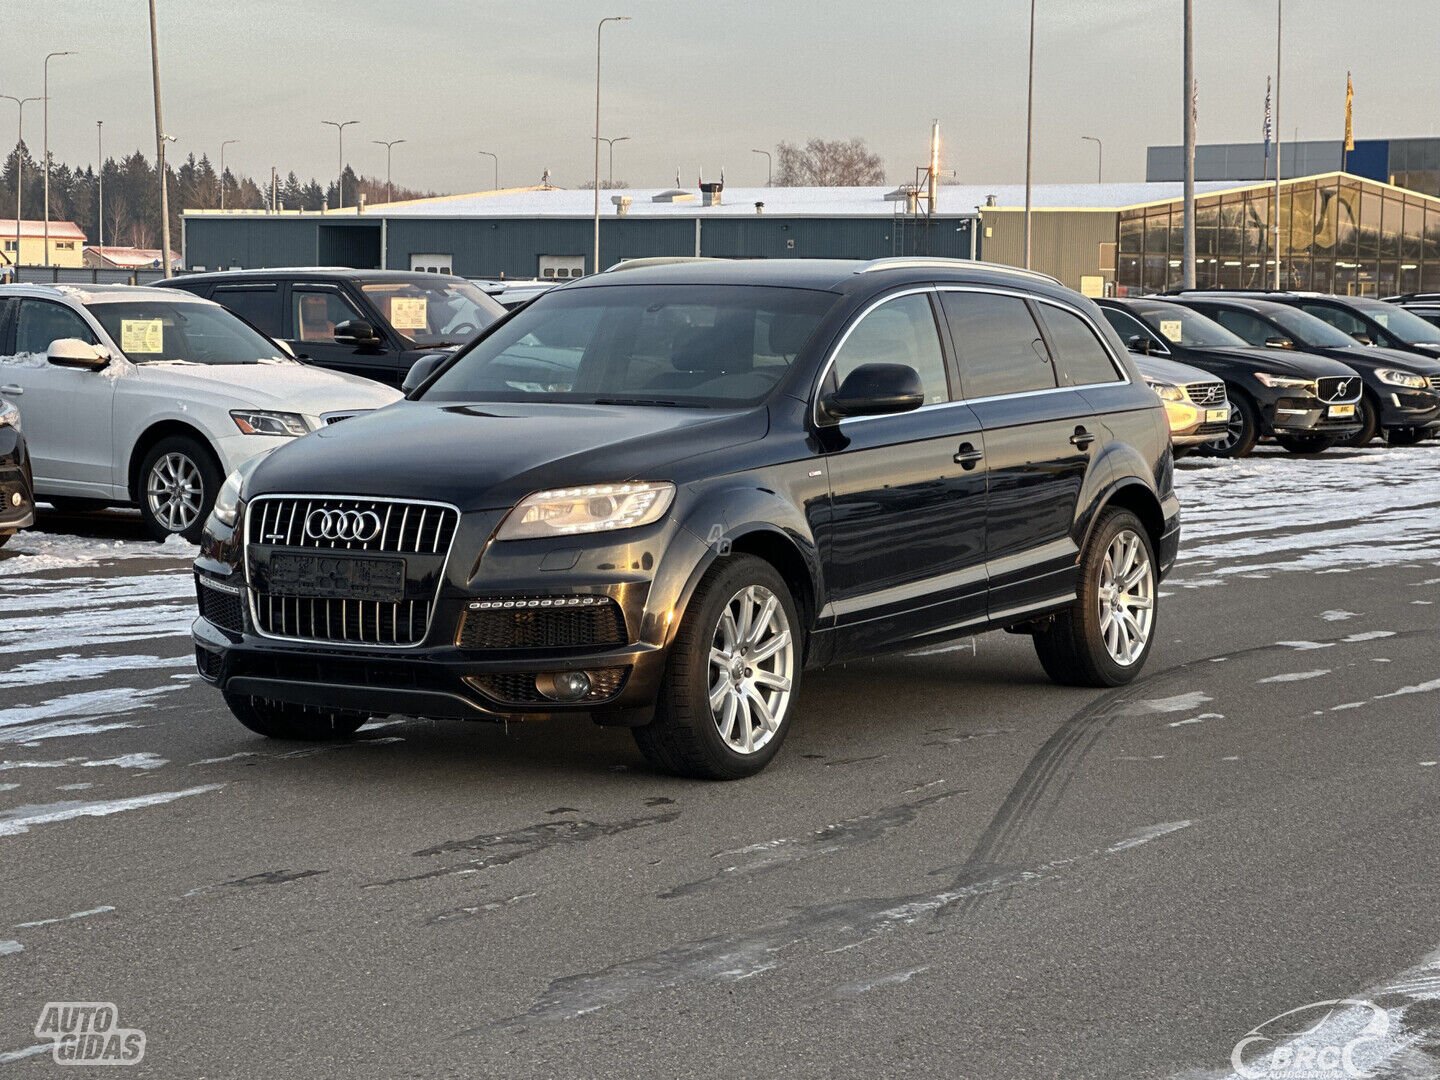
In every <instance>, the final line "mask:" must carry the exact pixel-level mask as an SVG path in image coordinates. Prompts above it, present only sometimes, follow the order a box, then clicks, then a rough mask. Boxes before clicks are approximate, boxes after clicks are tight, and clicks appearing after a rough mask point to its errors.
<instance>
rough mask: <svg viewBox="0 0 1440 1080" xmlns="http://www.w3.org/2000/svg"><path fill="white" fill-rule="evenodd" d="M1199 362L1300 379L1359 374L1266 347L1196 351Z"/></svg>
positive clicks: (1315, 358)
mask: <svg viewBox="0 0 1440 1080" xmlns="http://www.w3.org/2000/svg"><path fill="white" fill-rule="evenodd" d="M1191 353H1192V355H1193V356H1194V357H1195V358H1196V359H1197V360H1200V359H1208V358H1214V359H1217V360H1225V361H1229V362H1230V363H1232V364H1236V365H1239V366H1243V367H1247V368H1249V369H1250V370H1252V371H1263V372H1266V373H1267V374H1271V375H1294V376H1296V377H1297V378H1304V379H1318V378H1320V377H1322V376H1325V375H1341V376H1344V375H1354V374H1355V370H1354V369H1353V368H1350V367H1347V366H1346V365H1344V364H1342V363H1341V362H1340V361H1338V360H1331V359H1330V358H1329V357H1325V356H1317V355H1316V354H1315V353H1309V352H1304V351H1302V350H1300V349H1267V348H1264V347H1263V346H1247V347H1246V348H1243V349H1241V348H1223V349H1193V350H1191Z"/></svg>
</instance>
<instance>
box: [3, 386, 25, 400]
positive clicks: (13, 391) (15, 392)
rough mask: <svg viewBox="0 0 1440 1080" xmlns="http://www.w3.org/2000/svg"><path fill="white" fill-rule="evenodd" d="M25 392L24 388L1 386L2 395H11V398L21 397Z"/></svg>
mask: <svg viewBox="0 0 1440 1080" xmlns="http://www.w3.org/2000/svg"><path fill="white" fill-rule="evenodd" d="M24 392H25V388H24V387H23V386H13V385H12V386H0V394H9V395H10V396H11V397H19V396H20V395H21V394H23V393H24Z"/></svg>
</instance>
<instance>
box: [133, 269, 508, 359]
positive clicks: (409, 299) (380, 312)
mask: <svg viewBox="0 0 1440 1080" xmlns="http://www.w3.org/2000/svg"><path fill="white" fill-rule="evenodd" d="M155 284H156V285H165V286H169V287H170V288H173V289H185V290H187V291H188V292H193V293H195V295H197V296H203V297H205V298H206V299H207V300H214V301H215V302H216V303H218V304H223V305H224V306H225V307H227V308H229V309H230V310H231V311H233V312H234V313H235V314H237V315H239V316H240V317H241V318H243V319H245V320H246V321H248V322H249V323H251V325H253V326H255V327H256V328H257V329H259V330H260V331H262V332H263V333H264V334H266V335H267V336H269V337H272V338H276V339H278V340H280V341H284V342H286V343H287V344H288V345H289V346H290V347H291V348H292V349H293V350H294V351H295V354H296V356H298V357H300V359H302V360H309V361H310V362H311V363H313V364H316V365H318V366H320V367H325V368H331V369H333V370H335V371H345V372H349V373H350V374H352V375H363V376H365V377H366V378H368V379H375V380H377V381H379V382H383V383H388V384H389V385H390V386H399V385H400V384H401V383H402V382H403V381H404V379H405V375H406V373H407V372H408V371H409V370H410V367H411V365H412V364H414V363H415V361H416V360H418V359H419V358H420V357H422V356H428V355H430V354H431V353H434V352H437V351H445V350H451V351H453V350H454V349H455V348H456V347H458V346H460V345H463V344H465V342H467V341H469V340H470V339H471V338H472V337H474V336H475V335H476V334H477V333H479V332H480V331H481V330H484V329H485V328H486V327H487V326H489V325H490V324H491V323H493V322H495V320H497V319H499V318H500V317H501V316H502V315H504V314H505V309H504V308H503V307H501V306H500V305H499V304H498V303H496V302H495V301H494V300H492V299H491V298H490V297H488V296H486V295H485V294H484V293H483V292H481V291H480V289H478V288H477V287H476V286H475V285H473V284H471V283H470V282H468V281H466V280H465V279H464V278H458V277H451V276H450V275H448V274H425V273H420V272H418V271H413V272H412V271H404V270H346V269H343V268H336V267H300V268H291V269H279V270H228V271H223V272H219V273H212V274H184V275H182V276H180V277H177V278H171V279H170V280H169V281H157V282H155Z"/></svg>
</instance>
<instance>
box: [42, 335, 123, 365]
mask: <svg viewBox="0 0 1440 1080" xmlns="http://www.w3.org/2000/svg"><path fill="white" fill-rule="evenodd" d="M45 359H46V360H48V361H50V363H52V364H54V365H55V366H57V367H73V368H85V369H87V370H89V371H99V370H100V369H101V368H103V367H105V366H107V365H108V364H109V363H110V354H109V353H108V352H106V351H105V350H104V349H102V348H100V346H99V345H91V344H90V343H89V342H88V341H81V340H80V339H79V338H73V337H67V338H56V339H55V340H54V341H52V342H51V343H50V348H49V349H48V350H46V353H45Z"/></svg>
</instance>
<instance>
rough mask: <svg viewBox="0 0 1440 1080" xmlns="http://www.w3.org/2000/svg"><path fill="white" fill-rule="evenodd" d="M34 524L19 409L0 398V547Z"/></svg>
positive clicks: (32, 500)
mask: <svg viewBox="0 0 1440 1080" xmlns="http://www.w3.org/2000/svg"><path fill="white" fill-rule="evenodd" d="M34 523H35V485H34V481H33V479H32V478H31V473H30V453H29V451H28V449H27V448H26V446H25V436H24V435H23V434H22V433H21V431H20V410H19V409H17V408H16V407H15V406H14V405H13V404H11V403H10V402H9V401H6V400H5V399H4V398H3V397H0V547H4V546H5V544H6V543H7V542H8V541H9V539H10V538H11V537H12V536H14V535H15V534H16V532H18V531H19V530H21V529H25V528H29V527H30V526H31V525H33V524H34Z"/></svg>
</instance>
